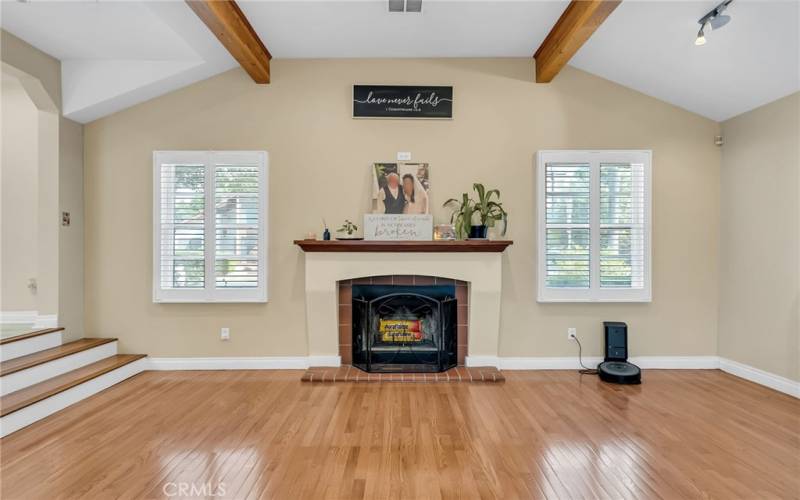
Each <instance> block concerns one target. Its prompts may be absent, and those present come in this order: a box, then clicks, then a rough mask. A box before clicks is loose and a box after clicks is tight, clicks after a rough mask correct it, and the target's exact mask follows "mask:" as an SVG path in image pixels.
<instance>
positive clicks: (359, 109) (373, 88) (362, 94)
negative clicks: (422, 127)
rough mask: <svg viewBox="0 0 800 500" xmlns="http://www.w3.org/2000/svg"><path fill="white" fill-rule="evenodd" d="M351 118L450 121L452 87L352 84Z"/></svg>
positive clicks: (451, 115)
mask: <svg viewBox="0 0 800 500" xmlns="http://www.w3.org/2000/svg"><path fill="white" fill-rule="evenodd" d="M353 118H432V119H444V120H449V119H451V118H453V87H436V86H417V85H353Z"/></svg>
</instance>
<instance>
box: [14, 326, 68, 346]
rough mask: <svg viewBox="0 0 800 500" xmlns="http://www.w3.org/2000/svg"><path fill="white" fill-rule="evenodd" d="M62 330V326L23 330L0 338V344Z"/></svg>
mask: <svg viewBox="0 0 800 500" xmlns="http://www.w3.org/2000/svg"><path fill="white" fill-rule="evenodd" d="M62 330H64V328H62V327H59V328H45V329H44V330H34V331H32V332H25V333H21V334H19V335H14V336H13V337H8V338H5V339H0V345H3V344H10V343H11V342H17V341H18V340H25V339H30V338H33V337H38V336H39V335H47V334H48V333H55V332H60V331H62Z"/></svg>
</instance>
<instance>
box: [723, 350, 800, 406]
mask: <svg viewBox="0 0 800 500" xmlns="http://www.w3.org/2000/svg"><path fill="white" fill-rule="evenodd" d="M719 368H720V370H722V371H724V372H726V373H730V374H731V375H735V376H737V377H740V378H743V379H745V380H749V381H750V382H755V383H756V384H759V385H763V386H766V387H769V388H770V389H775V390H776V391H779V392H782V393H784V394H788V395H790V396H794V397H796V398H800V382H798V381H796V380H791V379H788V378H786V377H781V376H780V375H775V374H774V373H769V372H766V371H764V370H761V369H759V368H755V367H753V366H750V365H746V364H744V363H739V362H738V361H733V360H731V359H727V358H722V357H721V358H719Z"/></svg>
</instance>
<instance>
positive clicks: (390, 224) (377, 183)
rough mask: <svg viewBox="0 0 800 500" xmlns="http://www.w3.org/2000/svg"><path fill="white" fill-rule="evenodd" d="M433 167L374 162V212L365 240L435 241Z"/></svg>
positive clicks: (367, 218)
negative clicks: (431, 171) (431, 190)
mask: <svg viewBox="0 0 800 500" xmlns="http://www.w3.org/2000/svg"><path fill="white" fill-rule="evenodd" d="M430 188H431V181H430V168H429V166H428V164H427V163H399V162H398V163H374V164H373V165H372V203H373V205H372V213H371V214H366V215H365V216H364V239H365V240H431V239H432V238H433V216H432V215H431V214H430V210H431V199H430Z"/></svg>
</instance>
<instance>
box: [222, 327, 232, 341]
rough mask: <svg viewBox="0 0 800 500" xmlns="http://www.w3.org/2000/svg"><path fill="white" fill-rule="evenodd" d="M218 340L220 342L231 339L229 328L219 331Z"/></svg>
mask: <svg viewBox="0 0 800 500" xmlns="http://www.w3.org/2000/svg"><path fill="white" fill-rule="evenodd" d="M219 339H220V340H230V339H231V329H230V328H222V329H220V331H219Z"/></svg>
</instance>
